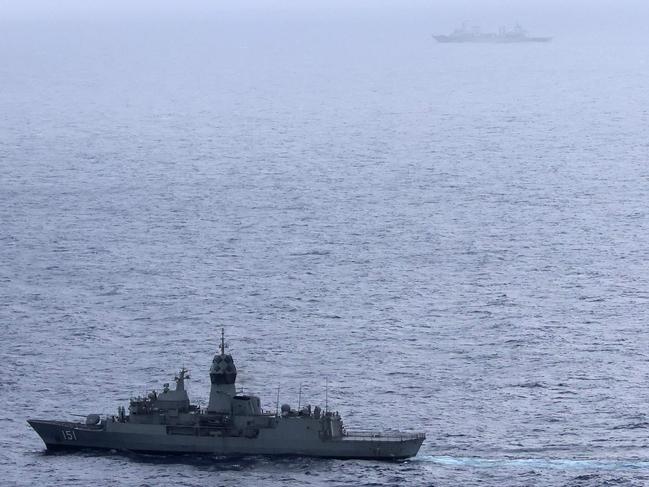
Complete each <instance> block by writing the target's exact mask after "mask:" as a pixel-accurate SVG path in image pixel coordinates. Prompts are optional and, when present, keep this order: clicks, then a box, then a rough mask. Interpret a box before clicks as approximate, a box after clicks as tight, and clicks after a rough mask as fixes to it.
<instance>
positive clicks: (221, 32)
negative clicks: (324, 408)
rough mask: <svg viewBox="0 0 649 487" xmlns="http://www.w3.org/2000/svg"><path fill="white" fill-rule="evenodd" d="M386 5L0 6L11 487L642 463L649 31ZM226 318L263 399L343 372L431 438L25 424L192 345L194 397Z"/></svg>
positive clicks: (5, 450) (528, 477) (337, 385)
mask: <svg viewBox="0 0 649 487" xmlns="http://www.w3.org/2000/svg"><path fill="white" fill-rule="evenodd" d="M380 21H381V22H383V23H379V24H378V26H377V25H373V24H375V23H376V22H378V21H377V20H376V19H363V18H362V17H358V16H357V17H350V18H349V19H347V20H344V21H339V22H337V23H334V22H332V21H331V19H330V18H326V17H325V18H319V17H317V16H315V15H312V16H311V17H308V18H307V19H306V20H305V19H304V18H301V19H298V18H294V17H292V16H290V15H287V14H283V13H282V12H279V13H277V12H275V13H274V14H273V15H268V16H248V15H235V14H232V13H230V14H224V15H222V16H214V17H209V18H205V19H202V20H198V19H194V20H190V19H173V20H172V19H159V20H158V21H154V20H147V21H138V20H136V19H127V20H121V21H120V20H116V19H113V20H106V21H104V22H98V21H95V22H87V23H84V22H75V21H72V20H70V21H63V20H41V21H27V20H25V21H12V22H9V21H6V22H3V23H2V28H1V29H0V327H1V328H0V331H1V333H2V337H1V338H0V363H2V366H3V373H2V379H1V380H0V432H1V433H2V434H0V466H1V468H0V470H1V472H0V475H1V479H0V483H2V485H18V486H23V485H60V486H75V485H78V486H85V485H95V486H110V485H143V486H145V485H151V486H153V485H156V486H157V485H187V486H199V485H224V486H240V485H310V486H325V485H327V486H328V485H341V486H342V485H350V486H357V485H431V486H457V485H462V486H473V485H513V486H532V485H570V486H602V485H648V484H649V406H648V405H649V389H648V388H647V385H648V379H649V335H648V334H647V331H646V329H647V323H648V317H649V264H648V262H649V219H648V216H649V215H648V208H649V164H648V163H649V157H648V156H649V89H647V86H648V83H649V61H648V60H649V43H647V42H646V39H642V38H639V37H633V36H627V37H625V36H624V35H617V36H616V35H614V34H610V33H609V35H608V37H602V36H597V35H591V36H588V35H585V34H584V35H580V34H579V33H574V34H572V35H568V34H566V35H564V36H563V37H561V36H559V37H556V38H555V39H554V40H553V42H551V43H548V44H527V45H523V44H514V45H480V44H473V45H440V44H436V43H435V42H434V41H433V40H432V38H431V37H430V34H431V33H432V29H430V30H427V29H426V28H425V23H424V22H419V23H416V24H415V27H413V28H410V29H409V28H407V23H405V22H401V23H398V22H396V23H395V24H391V23H390V22H389V19H385V18H383V19H380ZM535 33H536V34H539V35H541V34H545V32H535ZM549 34H552V32H550V33H549ZM222 326H223V327H225V329H226V335H227V341H228V343H229V347H230V351H231V353H233V354H234V357H235V360H236V363H237V367H238V369H239V385H240V386H241V387H243V388H244V390H245V391H246V392H249V393H255V394H258V395H260V396H261V397H262V404H263V406H264V407H265V408H266V409H271V410H273V409H274V403H275V394H276V389H277V387H278V386H280V387H281V399H282V402H290V403H291V404H293V405H295V404H296V403H297V399H298V390H299V388H300V385H301V386H302V401H303V403H304V402H310V403H312V404H324V400H325V397H324V396H325V382H326V380H328V382H329V391H328V395H329V405H330V406H331V407H333V408H334V409H337V410H339V411H340V413H341V415H342V416H343V418H344V419H345V421H346V424H347V425H348V427H350V428H353V427H356V428H366V429H367V428H377V429H385V428H401V429H405V430H421V431H425V432H426V434H427V436H428V438H427V440H426V442H425V443H424V445H423V447H422V449H421V451H420V453H419V455H418V456H417V457H416V458H414V459H411V460H409V461H406V462H401V463H382V462H378V463H377V462H369V461H346V462H343V461H339V460H318V459H281V460H274V459H268V458H245V459H238V460H235V461H232V460H228V459H224V458H211V457H201V458H190V457H169V458H167V457H149V456H143V455H129V454H122V453H114V452H113V453H104V454H102V453H97V452H83V453H79V454H47V453H46V452H45V450H44V445H43V443H42V442H41V440H40V439H39V437H38V436H37V435H36V434H35V433H34V432H33V431H31V430H30V429H29V427H28V425H27V424H26V422H25V420H26V418H29V417H38V418H65V419H69V418H72V416H71V415H72V414H87V413H94V412H97V413H107V414H115V412H116V409H117V406H118V405H126V404H127V402H128V399H129V397H131V396H134V395H139V394H142V393H144V392H145V391H148V390H151V389H152V388H158V389H159V388H160V385H161V384H162V383H163V382H168V381H169V379H170V378H172V376H173V374H174V373H175V372H176V371H177V370H178V368H179V367H181V366H185V367H187V368H189V369H190V370H191V376H192V381H191V383H190V384H189V392H190V396H191V397H192V398H194V399H196V400H198V401H200V402H201V403H202V404H204V403H205V399H206V398H207V395H208V388H209V379H208V368H209V365H210V362H211V357H212V355H213V354H214V353H215V351H216V349H217V344H218V338H219V334H220V327H222Z"/></svg>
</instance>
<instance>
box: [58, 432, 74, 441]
mask: <svg viewBox="0 0 649 487" xmlns="http://www.w3.org/2000/svg"><path fill="white" fill-rule="evenodd" d="M61 436H62V437H63V439H64V440H70V441H71V440H76V439H77V435H76V434H75V433H74V430H61Z"/></svg>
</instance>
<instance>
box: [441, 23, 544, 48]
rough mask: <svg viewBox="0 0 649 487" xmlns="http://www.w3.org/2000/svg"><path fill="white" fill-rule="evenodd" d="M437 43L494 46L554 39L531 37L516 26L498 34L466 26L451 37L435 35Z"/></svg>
mask: <svg viewBox="0 0 649 487" xmlns="http://www.w3.org/2000/svg"><path fill="white" fill-rule="evenodd" d="M433 38H435V40H436V41H437V42H483V43H492V44H504V43H517V42H550V41H551V40H552V37H529V36H528V35H527V32H526V31H525V29H523V28H522V27H521V26H520V25H519V24H516V25H515V26H514V28H513V29H507V28H506V27H501V28H500V29H498V32H497V33H494V32H481V31H480V27H477V26H474V27H472V28H470V29H469V28H467V27H466V24H463V25H462V27H460V28H457V29H455V30H454V31H453V32H452V33H451V34H449V35H433Z"/></svg>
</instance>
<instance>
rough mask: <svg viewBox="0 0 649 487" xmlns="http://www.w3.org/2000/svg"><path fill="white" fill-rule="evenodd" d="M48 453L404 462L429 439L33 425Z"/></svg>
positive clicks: (32, 422)
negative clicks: (185, 432)
mask: <svg viewBox="0 0 649 487" xmlns="http://www.w3.org/2000/svg"><path fill="white" fill-rule="evenodd" d="M28 423H29V424H30V426H31V427H32V428H33V429H34V430H35V431H36V432H37V433H38V435H39V436H40V437H41V439H42V440H43V442H44V443H45V446H46V447H47V449H48V450H79V449H101V450H118V451H131V452H139V453H156V454H166V455H171V454H183V455H186V454H208V455H217V456H226V457H227V456H232V457H237V456H247V455H272V456H309V457H321V458H342V459H372V460H399V459H405V458H409V457H412V456H415V455H416V454H417V452H418V451H419V448H420V446H421V444H422V442H423V440H424V437H423V435H420V436H418V435H405V436H401V437H399V436H393V437H383V436H381V435H376V436H362V437H361V436H358V437H355V436H342V437H339V438H331V439H317V440H310V441H309V440H305V441H286V439H285V438H282V434H281V432H272V431H271V432H269V433H268V434H266V435H259V436H258V437H255V438H246V437H229V436H194V435H177V434H167V432H166V431H167V430H166V428H165V427H164V426H158V425H141V426H139V427H133V428H132V429H133V431H130V432H128V431H126V428H125V431H107V430H106V429H105V427H102V426H87V425H85V424H83V423H72V422H62V421H47V420H29V421H28Z"/></svg>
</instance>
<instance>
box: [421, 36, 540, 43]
mask: <svg viewBox="0 0 649 487" xmlns="http://www.w3.org/2000/svg"><path fill="white" fill-rule="evenodd" d="M433 38H434V39H435V40H436V41H437V42H442V43H480V44H518V43H527V42H550V41H551V40H552V37H507V36H499V35H495V34H494V35H475V36H453V35H434V36H433Z"/></svg>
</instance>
